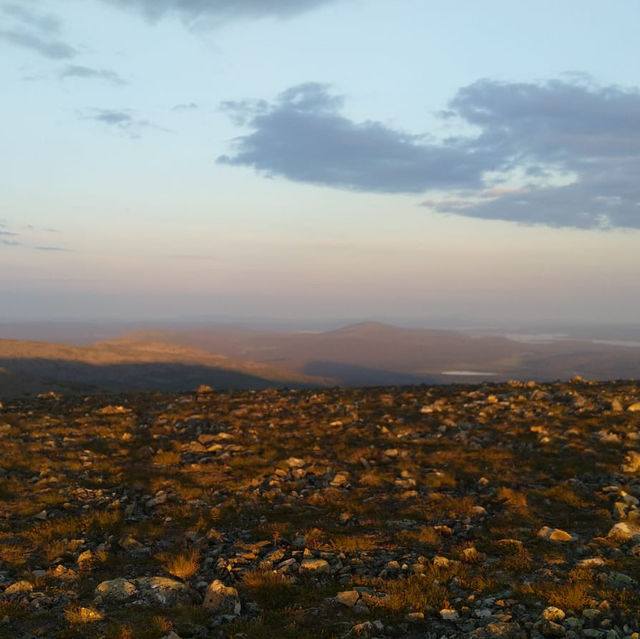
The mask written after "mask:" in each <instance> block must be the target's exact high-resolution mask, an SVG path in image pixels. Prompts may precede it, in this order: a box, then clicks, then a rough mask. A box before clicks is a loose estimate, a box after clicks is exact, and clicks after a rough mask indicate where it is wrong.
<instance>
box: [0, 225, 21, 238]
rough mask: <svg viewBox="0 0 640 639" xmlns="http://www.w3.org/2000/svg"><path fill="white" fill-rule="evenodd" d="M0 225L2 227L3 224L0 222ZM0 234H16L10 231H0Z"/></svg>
mask: <svg viewBox="0 0 640 639" xmlns="http://www.w3.org/2000/svg"><path fill="white" fill-rule="evenodd" d="M0 226H2V227H3V228H4V224H0ZM0 235H11V236H13V237H15V236H16V235H18V234H17V233H12V232H11V231H0Z"/></svg>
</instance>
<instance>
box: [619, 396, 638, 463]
mask: <svg viewBox="0 0 640 639" xmlns="http://www.w3.org/2000/svg"><path fill="white" fill-rule="evenodd" d="M638 405H639V406H640V404H638ZM624 461H625V463H624V464H622V470H623V471H624V472H625V473H635V472H636V471H637V470H638V469H640V453H638V451H636V450H630V451H629V452H628V453H627V456H626V457H625V458H624Z"/></svg>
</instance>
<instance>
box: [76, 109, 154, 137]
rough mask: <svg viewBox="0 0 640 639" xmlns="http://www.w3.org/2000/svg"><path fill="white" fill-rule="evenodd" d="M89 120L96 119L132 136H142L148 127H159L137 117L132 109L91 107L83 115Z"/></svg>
mask: <svg viewBox="0 0 640 639" xmlns="http://www.w3.org/2000/svg"><path fill="white" fill-rule="evenodd" d="M81 117H82V118H84V119H87V120H94V121H96V122H100V123H101V124H104V125H106V126H109V127H112V128H114V129H116V130H119V131H120V132H121V133H124V134H125V135H128V136H129V137H132V138H137V137H140V132H141V131H142V130H144V129H147V128H153V129H157V128H158V127H157V126H155V125H154V124H152V123H151V122H149V120H142V119H139V118H136V117H135V116H134V115H133V114H132V112H131V111H127V110H118V109H90V110H89V111H88V112H86V113H85V114H82V115H81Z"/></svg>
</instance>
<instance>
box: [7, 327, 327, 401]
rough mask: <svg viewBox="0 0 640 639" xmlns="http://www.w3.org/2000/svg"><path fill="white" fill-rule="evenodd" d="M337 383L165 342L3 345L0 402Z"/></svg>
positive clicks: (124, 341)
mask: <svg viewBox="0 0 640 639" xmlns="http://www.w3.org/2000/svg"><path fill="white" fill-rule="evenodd" d="M331 383H335V382H334V381H333V380H327V379H324V378H321V377H318V376H311V375H305V374H301V373H297V372H294V371H288V370H284V369H281V368H278V367H276V366H273V365H270V364H265V363H261V362H251V361H244V360H239V359H232V358H229V357H226V356H224V355H217V354H213V353H210V352H207V351H203V350H198V349H196V348H192V347H188V346H183V345H179V344H167V343H162V342H158V341H155V342H149V341H132V340H128V339H127V340H115V341H106V342H99V343H96V344H93V345H90V346H70V345H66V344H53V343H48V342H29V341H21V340H0V397H3V396H4V397H6V396H14V395H19V394H23V393H29V394H33V393H38V392H43V391H46V390H54V391H56V392H70V391H77V392H88V391H124V390H189V389H193V388H196V387H197V386H198V385H200V384H208V385H210V386H212V387H214V388H239V389H260V388H269V387H282V386H289V387H302V386H323V385H327V384H331Z"/></svg>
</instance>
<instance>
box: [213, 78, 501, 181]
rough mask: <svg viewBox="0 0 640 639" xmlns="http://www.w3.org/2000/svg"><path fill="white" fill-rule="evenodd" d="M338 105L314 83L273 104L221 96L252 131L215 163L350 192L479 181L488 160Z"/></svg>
mask: <svg viewBox="0 0 640 639" xmlns="http://www.w3.org/2000/svg"><path fill="white" fill-rule="evenodd" d="M341 106H342V99H341V98H340V97H337V96H334V95H332V94H330V93H329V92H328V89H327V87H326V86H324V85H320V84H315V83H309V84H303V85H299V86H296V87H292V88H291V89H288V90H287V91H285V92H284V93H281V94H280V96H279V97H278V99H277V100H276V102H275V103H273V104H268V103H265V102H258V103H248V102H239V103H234V102H227V103H225V104H224V105H223V108H225V109H226V110H227V111H228V112H230V114H231V115H232V117H233V118H234V119H235V121H236V122H238V123H246V124H247V125H248V126H249V128H250V129H252V132H251V133H250V134H248V135H246V136H241V137H239V138H236V140H235V143H234V153H233V154H232V155H223V156H221V157H219V158H218V162H220V163H223V164H231V165H244V166H252V167H253V168H255V169H256V170H257V171H259V172H261V173H264V174H266V175H269V176H277V175H279V176H284V177H286V178H288V179H290V180H294V181H297V182H310V183H313V184H322V185H328V186H335V187H338V188H345V189H351V190H356V191H373V192H381V193H422V192H424V191H426V190H428V189H435V188H452V187H463V186H464V187H480V186H481V182H480V177H481V175H482V171H483V170H484V168H485V167H488V166H489V164H490V160H491V158H488V157H481V155H480V154H474V153H469V152H468V150H467V149H466V148H465V147H464V146H459V145H457V144H455V143H449V144H448V145H445V144H442V143H438V142H435V141H432V140H430V139H428V138H426V136H422V135H412V134H409V133H405V132H403V131H397V130H394V129H391V128H389V127H387V126H385V125H383V124H381V123H379V122H353V121H351V120H349V119H347V118H346V117H344V116H343V115H341V114H340V107H341ZM492 168H495V167H492Z"/></svg>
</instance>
